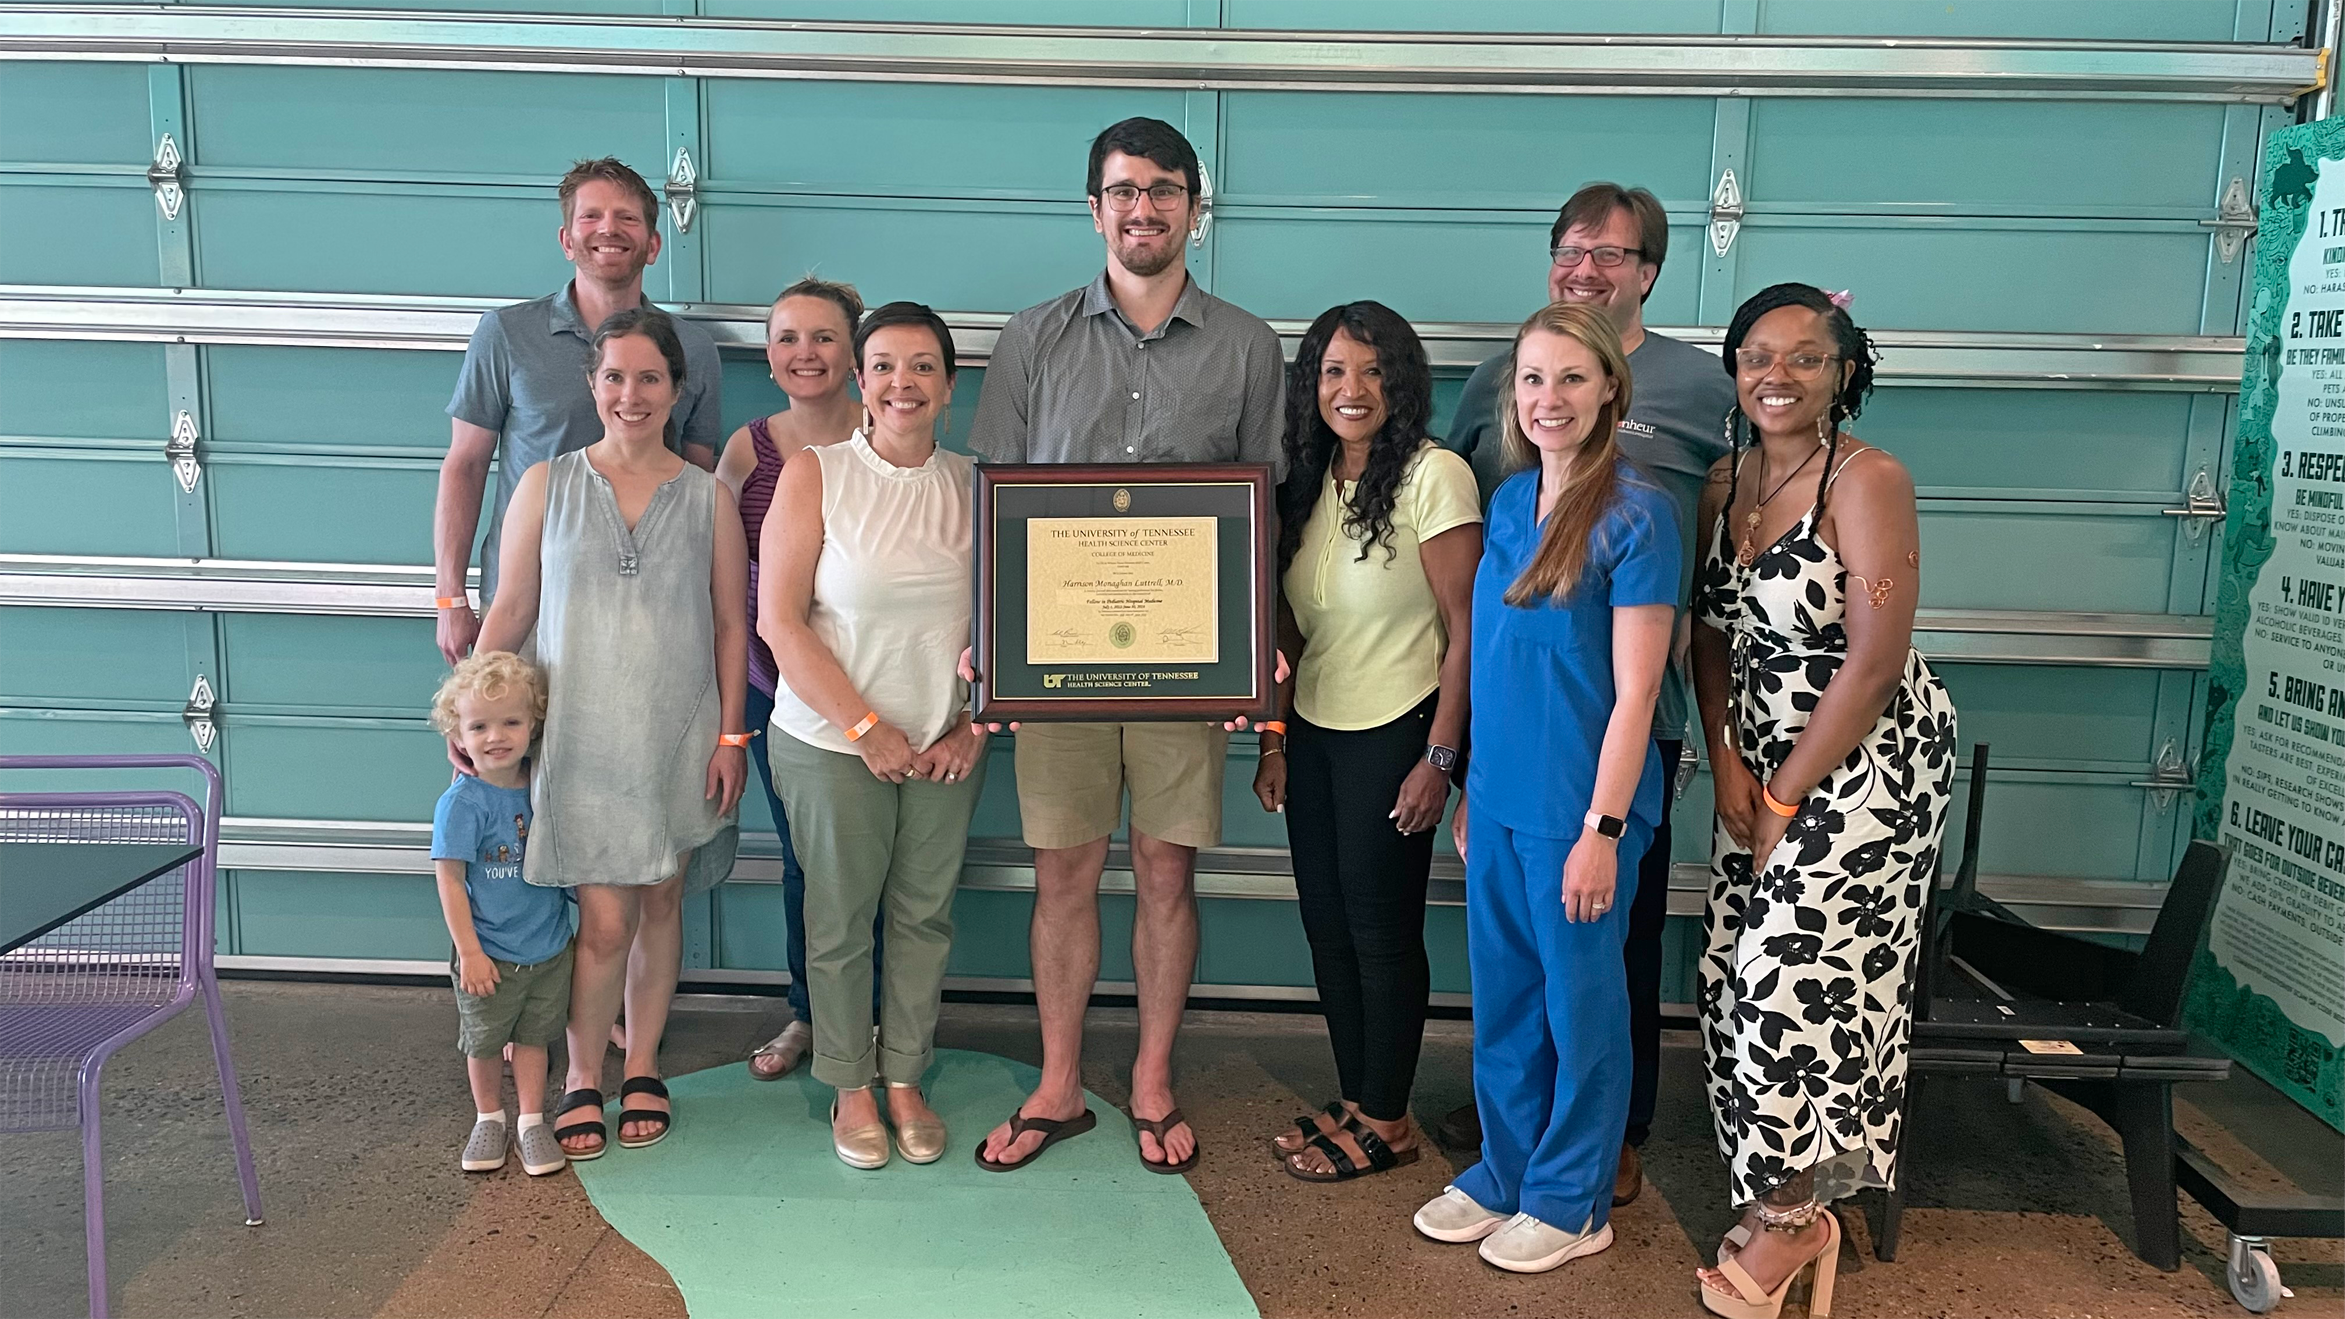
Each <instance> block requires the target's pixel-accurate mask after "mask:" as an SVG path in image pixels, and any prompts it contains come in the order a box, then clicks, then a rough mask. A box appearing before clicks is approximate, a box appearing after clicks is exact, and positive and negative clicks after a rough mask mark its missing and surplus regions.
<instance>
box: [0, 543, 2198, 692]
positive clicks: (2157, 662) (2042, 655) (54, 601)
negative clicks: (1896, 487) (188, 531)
mask: <svg viewBox="0 0 2345 1319" xmlns="http://www.w3.org/2000/svg"><path fill="white" fill-rule="evenodd" d="M476 579H477V573H476ZM433 593H434V588H433V584H432V570H431V569H430V568H428V567H423V566H420V565H419V566H406V565H395V566H373V565H367V564H340V563H280V562H272V561H259V560H242V559H142V558H97V557H85V556H80V555H66V554H0V606H5V605H25V606H42V607H48V608H65V609H183V610H202V611H207V612H212V613H230V614H315V615H327V616H338V617H376V618H428V617H431V616H432V612H433V611H432V596H433ZM2212 635H2213V624H2212V620H2211V619H2209V618H2207V617H2206V616H2204V615H2196V614H2093V613H2054V612H2046V611H2033V610H1994V609H1923V610H1920V611H1918V612H1917V614H1916V615H1915V620H1914V645H1915V646H1916V647H1917V648H1919V649H1920V650H1921V652H1922V653H1923V654H1924V655H1926V656H1928V657H1929V658H1931V659H1933V660H1948V661H1956V662H1960V663H1965V664H2054V665H2071V666H2073V665H2083V666H2090V667H2101V668H2149V669H2203V668H2205V667H2206V665H2207V652H2208V642H2209V638H2210V637H2211V636H2212Z"/></svg>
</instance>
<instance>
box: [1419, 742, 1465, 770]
mask: <svg viewBox="0 0 2345 1319" xmlns="http://www.w3.org/2000/svg"><path fill="white" fill-rule="evenodd" d="M1425 759H1426V760H1428V761H1431V762H1432V764H1433V768H1435V769H1438V770H1452V769H1456V768H1457V752H1456V751H1454V750H1452V749H1450V748H1449V747H1427V748H1425Z"/></svg>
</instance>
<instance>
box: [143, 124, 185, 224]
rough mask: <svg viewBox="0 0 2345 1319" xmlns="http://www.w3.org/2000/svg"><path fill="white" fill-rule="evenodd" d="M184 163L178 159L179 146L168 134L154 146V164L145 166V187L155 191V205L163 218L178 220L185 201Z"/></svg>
mask: <svg viewBox="0 0 2345 1319" xmlns="http://www.w3.org/2000/svg"><path fill="white" fill-rule="evenodd" d="M184 166H185V162H184V161H182V160H181V159H180V158H179V144H178V143H177V142H174V141H172V140H171V135H170V134H169V133H165V134H163V140H162V141H160V142H157V143H156V144H155V163H154V164H152V165H149V166H147V186H148V187H151V188H153V189H154V190H155V205H157V206H160V207H162V208H163V218H164V219H166V220H176V219H178V218H179V207H180V205H181V204H182V203H184V202H185V201H186V200H187V189H186V187H185V186H184V178H183V173H184Z"/></svg>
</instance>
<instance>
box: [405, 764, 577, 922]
mask: <svg viewBox="0 0 2345 1319" xmlns="http://www.w3.org/2000/svg"><path fill="white" fill-rule="evenodd" d="M529 820H530V811H529V789H527V788H500V787H497V786H495V785H494V784H490V783H484V782H482V781H481V780H479V779H477V778H474V777H473V776H472V775H470V774H465V775H460V776H459V777H458V778H457V780H456V781H455V782H454V783H452V784H450V785H449V787H448V790H447V791H446V792H443V793H441V794H440V804H439V805H438V806H437V807H435V808H434V809H433V811H432V859H433V860H434V861H462V862H463V863H464V896H465V899H466V900H467V901H469V902H470V903H471V904H472V928H473V931H474V932H475V933H477V934H478V935H479V936H480V947H481V951H482V952H485V953H487V954H488V955H489V956H490V957H493V958H495V959H496V960H498V961H500V962H519V963H520V964H522V965H523V966H533V965H535V964H537V963H539V962H542V961H545V960H546V959H547V958H550V957H552V956H554V955H555V954H557V953H559V952H561V951H562V948H563V945H565V944H567V943H569V942H570V913H569V911H568V907H569V900H568V899H569V892H568V890H566V889H558V888H545V887H542V886H540V885H537V884H530V883H526V882H524V881H523V880H522V878H521V851H522V848H523V847H524V846H525V845H526V844H527V843H528V841H529Z"/></svg>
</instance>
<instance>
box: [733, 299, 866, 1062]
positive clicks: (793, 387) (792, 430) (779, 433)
mask: <svg viewBox="0 0 2345 1319" xmlns="http://www.w3.org/2000/svg"><path fill="white" fill-rule="evenodd" d="M862 318H863V299H862V297H861V296H860V295H859V294H857V293H856V292H855V286H854V285H852V284H835V283H832V282H831V281H829V280H823V279H816V278H814V277H813V276H811V275H809V276H807V277H806V278H805V279H802V280H799V281H798V282H797V283H795V284H792V285H791V286H790V287H788V288H786V289H783V290H782V292H781V296H780V297H777V298H775V299H774V305H773V310H771V311H769V312H767V313H766V316H765V361H766V365H767V367H768V368H770V369H771V371H772V373H773V379H774V383H775V384H777V385H779V386H781V388H782V392H783V393H784V394H786V395H788V396H789V399H790V406H789V407H788V408H786V409H784V410H782V411H780V412H776V413H774V414H773V415H771V416H766V417H752V418H750V420H749V424H748V425H746V426H743V427H742V428H741V429H739V430H737V431H734V432H733V437H732V438H731V439H729V440H727V441H725V453H724V456H723V457H722V458H719V459H718V460H717V479H718V480H720V481H722V482H724V483H725V485H726V486H727V487H729V488H730V489H731V490H732V492H733V498H734V501H735V502H736V503H738V504H739V505H740V507H741V529H742V533H743V534H744V535H746V536H747V537H748V539H749V626H750V628H751V630H752V633H753V635H751V637H750V638H749V724H748V726H749V727H751V728H763V727H765V726H766V724H767V723H768V722H769V721H770V720H771V719H772V718H773V712H774V686H775V683H776V682H777V681H778V680H779V673H778V671H777V670H776V669H775V668H774V657H773V652H772V651H771V650H769V649H767V648H766V644H765V642H764V641H762V640H760V639H759V638H758V637H757V636H755V635H754V631H755V629H756V627H757V580H758V577H757V573H758V541H759V537H760V535H761V534H762V531H763V528H764V526H765V516H766V512H767V509H768V508H769V506H770V505H771V504H772V503H773V496H774V484H775V482H776V481H778V480H779V479H780V478H781V475H782V461H783V459H785V458H787V457H788V456H789V455H791V454H794V453H796V452H798V451H799V450H800V449H819V448H822V447H823V446H825V445H831V444H837V443H839V442H841V441H843V440H845V439H846V438H847V437H848V436H849V435H852V434H854V433H855V421H856V419H857V418H858V417H860V416H861V415H862V412H863V408H862V405H861V404H860V403H858V402H856V400H855V395H854V394H853V393H852V392H851V391H850V390H849V389H848V388H847V386H848V383H849V382H850V381H851V380H852V379H853V378H854V374H855V349H854V339H855V322H857V321H858V320H861V319H862ZM749 759H750V761H751V762H752V763H754V764H755V765H756V766H757V777H758V778H759V780H761V781H762V782H763V783H764V785H765V799H766V804H767V805H768V806H769V807H771V808H772V811H773V817H774V828H775V830H776V831H778V832H779V833H780V834H781V836H782V917H783V921H784V924H785V927H786V928H785V929H784V932H783V947H784V949H785V952H786V960H787V961H788V963H789V967H790V1024H789V1025H787V1026H785V1027H783V1028H782V1033H781V1034H779V1035H776V1036H774V1037H773V1038H772V1039H770V1040H767V1041H766V1042H765V1043H764V1044H762V1045H759V1046H758V1048H757V1051H756V1052H755V1053H752V1054H750V1055H749V1074H750V1075H751V1076H754V1077H756V1078H757V1079H758V1080H760V1081H775V1080H779V1079H781V1078H782V1077H784V1076H786V1075H788V1074H789V1073H791V1072H792V1071H795V1070H797V1067H798V1064H799V1063H800V1062H801V1061H803V1060H804V1059H805V1057H806V1051H807V1050H808V1049H810V1048H812V1047H813V1044H814V1030H813V1026H812V1022H813V1019H814V1014H813V1010H812V1007H811V1005H810V1004H809V1003H808V1001H807V997H806V872H805V871H804V870H803V869H802V868H800V866H799V865H798V854H797V852H796V851H795V850H794V849H793V848H792V847H791V846H790V822H789V819H788V817H787V816H786V815H785V814H784V812H783V808H782V799H781V797H780V795H779V794H777V793H776V792H775V791H774V776H773V769H772V766H771V758H770V757H768V756H766V755H765V754H764V753H763V752H762V751H761V752H759V753H757V754H754V755H752V756H750V757H749Z"/></svg>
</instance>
